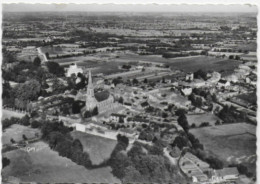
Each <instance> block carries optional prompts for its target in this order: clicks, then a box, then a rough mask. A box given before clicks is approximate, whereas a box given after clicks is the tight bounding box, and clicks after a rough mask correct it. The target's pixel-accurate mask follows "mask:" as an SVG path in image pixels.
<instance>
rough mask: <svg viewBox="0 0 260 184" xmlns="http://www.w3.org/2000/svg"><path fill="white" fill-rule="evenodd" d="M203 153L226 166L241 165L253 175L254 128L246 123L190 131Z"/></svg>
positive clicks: (254, 156)
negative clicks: (245, 166)
mask: <svg viewBox="0 0 260 184" xmlns="http://www.w3.org/2000/svg"><path fill="white" fill-rule="evenodd" d="M190 132H191V133H192V134H193V135H194V136H195V137H196V138H198V139H199V141H200V142H201V143H202V144H203V145H204V149H205V151H207V152H209V153H210V154H212V155H215V156H217V157H218V158H220V159H221V160H222V161H224V163H225V164H226V165H228V164H230V163H243V164H245V165H247V166H248V168H249V170H250V172H253V173H255V167H256V165H255V163H256V126H254V125H251V124H246V123H235V124H226V125H219V126H211V127H204V128H195V129H191V130H190Z"/></svg>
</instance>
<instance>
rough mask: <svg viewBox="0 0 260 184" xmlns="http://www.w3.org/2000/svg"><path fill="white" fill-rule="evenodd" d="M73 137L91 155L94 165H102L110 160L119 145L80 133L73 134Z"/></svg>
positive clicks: (109, 140)
mask: <svg viewBox="0 0 260 184" xmlns="http://www.w3.org/2000/svg"><path fill="white" fill-rule="evenodd" d="M71 135H72V137H73V138H74V139H79V140H80V142H81V143H82V145H83V149H84V151H85V152H87V153H88V154H89V156H90V159H91V161H92V163H93V164H100V163H101V162H102V161H104V160H106V159H109V158H110V155H111V153H112V151H113V150H114V148H115V146H116V144H117V141H115V140H112V139H106V138H103V137H99V136H95V135H90V134H87V133H82V132H78V131H74V132H71Z"/></svg>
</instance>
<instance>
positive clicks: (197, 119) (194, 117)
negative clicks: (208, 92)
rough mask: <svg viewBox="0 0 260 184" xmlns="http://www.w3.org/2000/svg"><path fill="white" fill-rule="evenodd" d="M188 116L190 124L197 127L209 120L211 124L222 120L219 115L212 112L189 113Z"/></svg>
mask: <svg viewBox="0 0 260 184" xmlns="http://www.w3.org/2000/svg"><path fill="white" fill-rule="evenodd" d="M186 117H187V120H188V123H189V125H190V126H191V125H192V124H195V125H196V127H198V126H200V125H201V123H203V122H209V124H210V125H215V123H216V121H217V120H219V121H221V120H220V119H219V118H218V117H217V116H215V115H214V114H211V113H205V114H187V115H186Z"/></svg>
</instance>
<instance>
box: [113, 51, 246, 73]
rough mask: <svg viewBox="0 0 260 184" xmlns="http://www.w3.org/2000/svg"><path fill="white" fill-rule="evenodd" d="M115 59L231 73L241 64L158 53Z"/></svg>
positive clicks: (232, 61) (211, 58)
mask: <svg viewBox="0 0 260 184" xmlns="http://www.w3.org/2000/svg"><path fill="white" fill-rule="evenodd" d="M116 61H121V62H130V61H141V62H150V63H156V64H167V65H169V66H170V67H171V69H173V70H183V71H184V72H195V71H197V70H199V69H202V70H204V71H218V72H219V71H222V70H226V71H228V73H231V72H233V71H234V69H235V68H236V67H237V66H238V65H239V64H241V61H237V60H230V59H226V58H215V57H210V56H188V57H178V58H168V59H166V58H163V57H161V56H159V55H150V56H144V55H137V54H131V53H129V54H124V55H120V57H119V58H117V59H116Z"/></svg>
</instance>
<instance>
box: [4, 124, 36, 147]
mask: <svg viewBox="0 0 260 184" xmlns="http://www.w3.org/2000/svg"><path fill="white" fill-rule="evenodd" d="M35 133H38V135H39V136H40V130H39V129H33V128H30V127H26V126H22V125H17V124H14V125H12V126H11V127H9V128H7V129H6V130H4V132H3V134H2V144H10V143H11V142H10V139H11V138H13V139H14V140H15V141H16V142H18V141H21V140H23V134H24V135H25V136H26V137H27V138H28V139H30V138H34V137H35Z"/></svg>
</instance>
